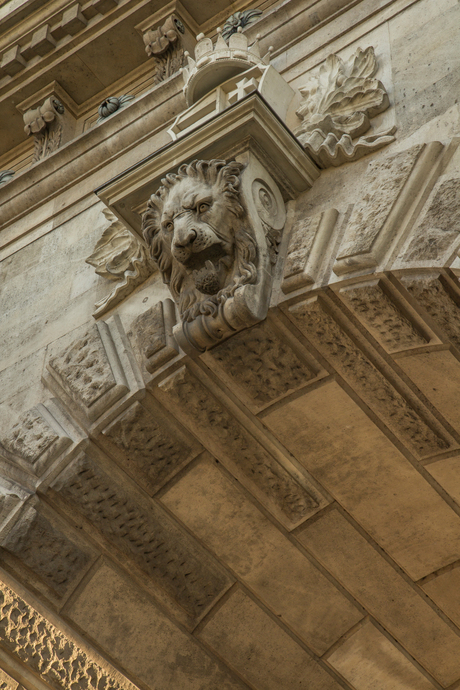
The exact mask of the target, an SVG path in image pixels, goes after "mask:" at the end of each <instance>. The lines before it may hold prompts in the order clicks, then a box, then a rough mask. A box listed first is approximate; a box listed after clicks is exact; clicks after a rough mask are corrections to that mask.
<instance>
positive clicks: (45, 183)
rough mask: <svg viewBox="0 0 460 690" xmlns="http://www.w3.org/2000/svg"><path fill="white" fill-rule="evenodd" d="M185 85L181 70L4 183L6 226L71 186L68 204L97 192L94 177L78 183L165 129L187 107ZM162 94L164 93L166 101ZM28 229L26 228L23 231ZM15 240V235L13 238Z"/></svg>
mask: <svg viewBox="0 0 460 690" xmlns="http://www.w3.org/2000/svg"><path fill="white" fill-rule="evenodd" d="M181 86H182V78H181V76H180V74H178V75H177V76H175V77H173V78H171V79H170V80H168V81H166V82H163V83H162V84H160V85H159V86H157V87H155V88H153V89H152V90H151V91H150V92H148V93H146V94H144V95H143V96H142V97H141V98H139V99H138V100H137V101H135V102H133V103H132V104H131V105H130V106H129V107H128V108H126V109H125V110H123V111H121V112H120V113H119V114H118V113H117V114H116V116H114V117H112V118H111V119H108V120H107V121H106V122H104V123H102V125H100V126H98V127H95V128H93V129H90V130H88V131H87V132H84V133H83V134H81V135H80V136H79V137H76V138H75V139H74V140H72V141H70V142H69V143H68V144H67V145H65V146H63V147H62V148H60V149H58V150H57V151H55V152H54V153H53V154H52V155H51V156H49V157H48V158H46V159H44V160H43V161H41V162H39V163H38V164H36V165H34V166H33V167H32V168H30V169H28V170H26V171H24V172H22V173H21V174H18V175H17V176H16V177H15V178H13V180H11V182H10V183H9V184H8V185H4V186H3V187H1V188H0V217H1V218H2V224H3V225H2V230H3V231H4V230H5V228H6V227H7V226H8V225H10V224H11V223H12V222H14V221H16V220H18V219H19V218H21V217H22V216H24V215H25V214H28V213H30V212H31V211H32V210H33V209H35V208H37V207H38V206H40V205H41V204H43V203H45V202H48V201H49V200H50V199H53V198H55V197H56V196H58V195H60V194H61V193H62V192H63V191H64V190H65V189H67V188H70V187H74V188H75V192H76V195H77V196H76V197H75V196H73V195H68V196H67V197H66V199H65V200H64V205H63V207H62V208H65V207H66V206H69V205H71V204H72V203H73V202H74V201H75V200H76V199H80V198H82V197H83V196H85V195H86V194H88V193H91V192H92V190H93V188H94V186H95V183H94V182H93V183H92V182H91V181H88V184H86V185H83V186H80V187H79V186H78V185H76V183H77V182H78V181H82V180H88V178H89V177H90V176H91V174H93V173H94V172H96V171H97V170H100V169H101V168H104V167H105V166H107V167H109V166H110V171H111V173H112V174H113V172H114V167H113V162H114V160H116V159H117V158H119V157H120V156H121V155H122V154H126V153H127V152H129V151H130V150H132V149H133V148H135V147H136V146H138V145H139V144H141V143H142V142H145V141H146V140H148V139H150V138H152V137H153V136H154V135H155V134H156V133H158V132H159V131H160V130H162V129H163V128H164V126H165V123H167V122H168V121H169V120H170V118H171V117H174V116H175V115H177V114H178V113H179V112H181V111H182V110H183V109H184V108H185V100H184V96H183V94H182V90H181ZM159 93H161V95H162V98H161V103H160V104H158V100H159ZM108 151H109V152H110V153H109V154H107V152H108ZM139 157H140V156H139ZM115 170H116V168H115ZM108 176H109V174H107V177H108ZM96 184H97V183H96ZM62 208H61V210H62ZM28 230H29V228H26V229H23V232H28ZM0 237H1V233H0ZM14 239H15V238H9V241H14Z"/></svg>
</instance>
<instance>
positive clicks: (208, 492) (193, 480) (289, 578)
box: [162, 458, 362, 654]
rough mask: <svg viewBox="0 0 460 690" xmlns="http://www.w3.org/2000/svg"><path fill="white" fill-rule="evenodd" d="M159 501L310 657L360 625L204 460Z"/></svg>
mask: <svg viewBox="0 0 460 690" xmlns="http://www.w3.org/2000/svg"><path fill="white" fill-rule="evenodd" d="M162 501H163V502H164V503H165V505H166V506H167V507H168V508H169V509H170V510H171V511H172V512H173V513H174V514H175V515H177V517H178V518H179V519H180V520H181V521H183V522H184V523H185V524H186V525H188V527H189V529H191V530H192V532H193V533H194V534H196V535H197V536H198V537H199V538H200V539H201V541H202V542H203V543H204V544H205V545H207V546H209V547H210V548H211V549H212V550H213V551H214V552H215V553H216V555H217V556H218V557H219V558H220V559H222V560H223V561H224V563H226V564H227V565H228V566H229V567H230V568H231V569H232V570H233V572H234V573H235V574H236V575H237V576H238V577H239V578H241V580H242V581H243V582H244V583H245V584H246V585H247V586H248V587H249V588H250V589H251V590H252V591H253V592H255V593H256V594H257V596H258V597H259V598H260V599H261V600H262V601H263V602H264V603H265V604H266V605H267V606H269V607H270V608H271V610H272V611H273V612H274V613H275V615H276V616H278V617H279V618H280V619H281V620H283V621H284V622H285V623H286V624H287V625H289V627H291V628H292V629H293V630H294V631H295V632H296V633H297V634H298V635H299V636H300V637H301V638H302V639H303V640H305V642H306V643H307V644H308V645H309V646H310V647H311V649H313V650H314V651H315V652H316V653H317V654H323V653H324V652H325V651H326V650H327V649H329V647H330V646H331V645H332V644H333V643H334V642H335V641H336V640H337V639H339V637H340V636H341V635H343V634H344V633H345V632H346V631H347V630H348V629H349V628H351V627H352V626H353V625H354V624H355V623H356V622H357V621H359V620H360V619H361V617H362V616H361V613H360V612H359V611H358V610H357V609H356V608H355V607H354V606H353V605H352V604H351V602H350V601H348V599H346V598H345V597H344V596H343V594H341V593H340V592H339V590H338V589H336V587H334V585H333V584H332V583H331V582H329V580H327V579H326V578H325V577H324V575H322V574H321V572H320V571H319V570H318V569H317V568H316V567H315V566H314V565H312V563H310V561H309V560H308V559H307V558H305V556H303V555H302V554H301V553H300V551H299V550H298V549H296V548H295V547H294V546H293V545H292V544H291V543H290V542H289V541H288V540H287V539H286V538H285V537H284V536H283V534H282V533H281V532H280V531H279V530H278V529H277V528H276V527H275V526H274V525H273V524H272V523H271V522H270V521H269V520H267V518H265V517H264V516H263V515H262V513H261V512H260V511H258V510H257V508H256V507H255V506H254V505H253V504H252V503H251V502H250V501H249V500H248V499H246V498H245V496H244V494H243V493H242V492H241V491H240V490H239V489H238V488H236V486H235V485H234V484H232V482H230V480H229V479H227V478H226V477H225V476H224V475H223V473H222V472H221V471H220V470H219V469H218V467H217V466H216V464H215V463H214V462H213V461H212V459H210V458H209V459H208V460H206V461H202V462H200V463H198V464H197V465H194V467H193V468H191V469H190V470H189V471H188V472H187V474H186V475H184V476H183V477H182V478H181V480H180V481H179V482H177V483H176V484H175V485H174V486H173V487H171V488H170V489H169V490H168V491H167V492H166V493H165V495H164V496H163V497H162Z"/></svg>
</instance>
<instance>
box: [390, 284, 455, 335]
mask: <svg viewBox="0 0 460 690" xmlns="http://www.w3.org/2000/svg"><path fill="white" fill-rule="evenodd" d="M402 282H403V284H404V286H405V287H406V288H407V289H408V290H409V292H410V293H411V295H413V297H415V299H416V300H417V301H418V302H419V303H420V304H421V305H422V307H423V308H424V309H426V311H427V312H428V314H429V315H430V316H431V317H432V319H433V320H434V321H435V322H436V324H437V325H438V326H440V327H441V328H442V330H443V331H444V333H445V334H446V335H447V337H448V338H449V339H450V340H451V341H452V342H453V344H454V345H455V346H456V347H459V348H460V307H459V302H457V301H456V300H455V299H454V297H453V293H452V292H451V291H450V290H448V289H446V284H445V282H444V281H443V280H442V279H440V278H438V277H435V276H426V277H422V278H420V277H417V278H412V277H411V276H410V275H409V276H407V277H403V278H402ZM459 299H460V298H459Z"/></svg>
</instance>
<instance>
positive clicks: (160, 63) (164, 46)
mask: <svg viewBox="0 0 460 690" xmlns="http://www.w3.org/2000/svg"><path fill="white" fill-rule="evenodd" d="M135 28H136V30H137V32H138V33H139V34H140V35H141V36H142V40H143V41H144V45H145V52H146V53H147V55H148V56H149V58H152V59H153V61H154V69H155V73H154V82H155V83H156V84H159V83H160V82H162V81H164V80H165V79H168V78H169V77H171V76H172V75H173V74H175V73H176V72H178V71H179V70H180V69H181V68H182V66H183V62H184V54H185V51H190V50H192V49H193V46H194V45H195V35H196V33H197V26H196V24H195V22H194V21H193V19H192V18H191V17H190V16H189V14H188V12H187V11H186V10H185V8H184V7H182V5H181V3H180V2H176V1H173V2H170V3H169V4H168V5H166V6H165V7H164V8H163V9H162V10H160V11H159V12H156V13H155V14H154V15H152V16H151V17H149V18H148V19H147V20H145V21H144V22H142V23H141V24H139V25H138V26H136V27H135Z"/></svg>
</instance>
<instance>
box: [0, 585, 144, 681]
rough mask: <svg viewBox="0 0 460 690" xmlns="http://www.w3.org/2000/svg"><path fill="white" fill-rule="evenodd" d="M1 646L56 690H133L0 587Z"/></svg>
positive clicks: (18, 598)
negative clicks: (102, 689)
mask: <svg viewBox="0 0 460 690" xmlns="http://www.w3.org/2000/svg"><path fill="white" fill-rule="evenodd" d="M0 642H1V644H2V646H3V647H5V648H6V649H7V650H8V651H9V652H10V653H11V654H12V655H13V656H14V657H15V658H16V659H17V660H18V661H20V662H22V663H24V664H26V665H27V666H28V667H29V668H30V670H31V671H32V672H35V673H37V674H38V675H39V676H40V678H42V679H43V680H44V681H45V682H47V683H49V684H50V685H51V687H53V688H56V690H62V689H63V688H64V689H65V690H75V689H76V688H79V689H81V690H91V689H93V690H100V688H106V689H107V690H122V689H125V690H133V687H134V686H133V685H132V684H131V683H130V682H129V681H127V680H126V679H124V678H123V677H122V676H121V675H120V674H118V673H116V672H113V675H112V674H111V673H109V672H108V671H107V670H106V669H103V668H101V666H99V664H98V663H96V662H95V661H93V660H92V659H91V658H89V656H88V654H87V653H86V652H85V651H83V649H81V648H79V647H78V646H77V645H76V644H75V643H74V641H73V640H72V639H70V638H69V637H67V636H66V635H64V634H63V633H62V632H60V631H59V630H58V629H57V628H56V627H55V626H54V625H52V624H51V623H50V622H49V621H47V620H46V619H45V618H44V617H43V616H42V615H40V614H39V613H38V611H36V610H35V609H34V608H32V607H31V606H29V605H28V604H27V603H26V602H25V601H24V600H23V599H21V598H20V597H19V596H17V595H16V594H15V593H14V592H12V591H11V589H9V587H7V586H6V585H4V584H2V585H1V586H0Z"/></svg>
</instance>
